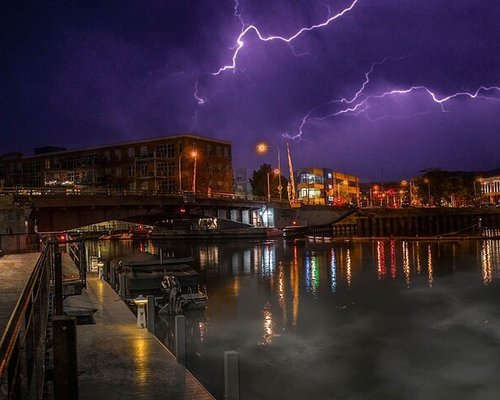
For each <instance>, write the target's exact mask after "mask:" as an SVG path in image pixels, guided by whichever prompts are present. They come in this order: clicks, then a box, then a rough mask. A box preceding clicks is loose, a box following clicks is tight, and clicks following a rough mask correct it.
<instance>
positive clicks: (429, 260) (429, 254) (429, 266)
mask: <svg viewBox="0 0 500 400" xmlns="http://www.w3.org/2000/svg"><path fill="white" fill-rule="evenodd" d="M427 274H428V278H427V281H428V282H429V287H432V284H433V283H434V270H433V267H432V248H431V245H430V244H429V245H428V246H427Z"/></svg>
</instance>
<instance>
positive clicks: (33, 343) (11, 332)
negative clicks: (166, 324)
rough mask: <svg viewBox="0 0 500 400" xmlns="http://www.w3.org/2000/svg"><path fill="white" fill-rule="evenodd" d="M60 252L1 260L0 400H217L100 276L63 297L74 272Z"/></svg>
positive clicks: (53, 246) (54, 246)
mask: <svg viewBox="0 0 500 400" xmlns="http://www.w3.org/2000/svg"><path fill="white" fill-rule="evenodd" d="M60 247H61V246H60V245H59V243H49V244H48V245H47V246H46V248H45V250H44V251H43V252H42V253H27V254H10V255H4V256H3V257H0V290H1V291H2V296H0V329H1V341H0V399H1V400H3V399H12V398H32V399H51V398H54V399H63V398H64V399H66V398H79V399H96V398H107V399H157V398H168V399H173V400H198V399H203V400H205V399H206V400H210V399H214V398H213V396H212V395H211V394H210V393H209V392H208V391H207V390H206V389H205V388H204V387H203V386H202V385H201V384H200V383H199V382H198V381H197V380H196V379H195V378H194V376H193V375H192V374H191V373H190V372H189V371H188V370H186V368H185V367H184V366H182V365H181V364H179V363H177V361H176V358H175V357H174V355H173V354H172V353H171V352H170V351H169V350H168V349H167V348H166V347H165V346H164V345H163V344H162V343H161V342H160V341H159V340H158V339H157V338H156V337H155V336H154V335H153V334H151V333H149V332H148V330H147V329H139V328H138V327H137V323H136V318H135V316H134V314H133V313H132V311H131V310H130V309H129V308H128V307H127V306H126V304H125V303H124V302H123V301H122V300H121V298H120V297H119V296H118V295H117V293H116V292H115V291H114V290H113V289H112V288H111V287H110V286H109V285H108V283H107V282H105V281H103V280H100V279H98V278H97V276H96V275H97V274H91V275H90V276H88V277H87V276H85V277H84V279H85V280H84V281H83V278H82V276H80V278H79V279H80V281H81V282H82V283H83V282H84V284H85V286H86V288H84V289H83V294H81V295H73V296H69V297H66V296H68V292H67V290H66V291H65V290H64V287H65V286H64V281H63V277H66V281H68V279H67V278H68V277H71V278H72V279H73V280H74V278H75V276H76V275H77V274H78V272H79V270H78V268H76V266H73V267H71V266H68V264H69V263H70V258H69V256H68V255H67V254H65V253H63V255H62V256H61V253H60V252H59V251H60ZM58 260H59V261H58ZM58 264H59V267H58V266H57V265H58ZM80 265H82V264H80ZM58 274H59V277H58ZM63 293H65V297H66V299H65V300H64V303H63V302H62V297H63ZM61 303H62V304H63V311H64V314H67V315H58V314H63V313H62V312H61V311H60V309H61V306H60V304H61ZM58 309H59V310H58ZM85 310H87V311H88V312H89V313H91V314H93V316H92V318H88V319H87V324H82V325H76V319H75V318H74V317H70V316H69V315H77V314H79V312H80V314H81V312H83V311H85ZM75 313H76V314H75ZM88 322H90V323H88ZM75 328H76V335H75V334H74V333H75ZM221 357H222V355H221ZM61 365H64V366H65V368H61Z"/></svg>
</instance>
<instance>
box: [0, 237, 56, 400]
mask: <svg viewBox="0 0 500 400" xmlns="http://www.w3.org/2000/svg"><path fill="white" fill-rule="evenodd" d="M52 261H53V247H52V246H47V247H46V248H45V249H44V251H43V252H42V254H41V256H40V258H39V259H38V261H37V263H36V266H35V268H34V270H33V273H32V274H31V276H30V277H29V279H28V282H27V283H26V286H25V287H24V290H23V292H22V294H21V296H20V298H19V300H18V302H17V304H16V307H15V309H14V312H13V313H12V315H11V317H10V319H9V322H8V323H7V327H6V329H5V332H4V334H3V336H2V338H1V341H0V399H2V400H3V399H26V398H29V399H42V396H43V387H44V381H45V349H46V343H47V325H48V316H49V313H50V309H49V307H50V306H49V304H50V302H49V296H50V292H51V288H50V275H51V274H50V268H51V265H52Z"/></svg>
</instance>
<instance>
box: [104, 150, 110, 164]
mask: <svg viewBox="0 0 500 400" xmlns="http://www.w3.org/2000/svg"><path fill="white" fill-rule="evenodd" d="M104 158H105V159H106V161H107V162H110V161H111V153H110V152H109V150H106V151H105V152H104Z"/></svg>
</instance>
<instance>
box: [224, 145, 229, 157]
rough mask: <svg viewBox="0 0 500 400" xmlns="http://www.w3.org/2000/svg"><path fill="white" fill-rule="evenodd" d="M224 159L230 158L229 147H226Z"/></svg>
mask: <svg viewBox="0 0 500 400" xmlns="http://www.w3.org/2000/svg"><path fill="white" fill-rule="evenodd" d="M224 157H225V158H229V147H224Z"/></svg>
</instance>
